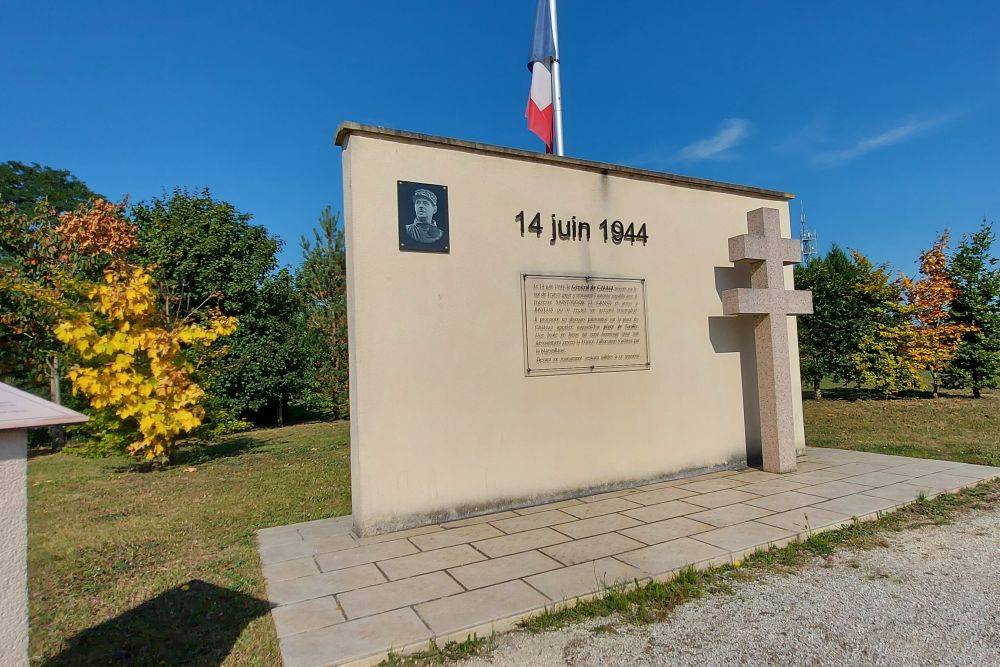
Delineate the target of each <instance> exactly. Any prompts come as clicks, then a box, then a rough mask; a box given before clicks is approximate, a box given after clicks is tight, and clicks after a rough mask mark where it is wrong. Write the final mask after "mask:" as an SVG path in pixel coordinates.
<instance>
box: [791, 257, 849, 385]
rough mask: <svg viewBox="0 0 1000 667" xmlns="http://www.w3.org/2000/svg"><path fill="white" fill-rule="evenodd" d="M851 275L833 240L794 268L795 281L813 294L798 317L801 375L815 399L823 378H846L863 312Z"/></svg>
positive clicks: (844, 258) (799, 286)
mask: <svg viewBox="0 0 1000 667" xmlns="http://www.w3.org/2000/svg"><path fill="white" fill-rule="evenodd" d="M857 278H858V269H857V267H856V266H855V265H854V263H853V262H852V261H851V258H850V257H848V255H847V254H846V253H845V252H844V251H843V250H841V249H840V248H839V247H838V246H836V245H835V246H833V247H832V248H831V249H830V251H829V252H828V253H827V255H826V257H817V258H815V259H813V260H812V261H811V262H809V264H807V265H800V266H797V267H795V286H796V287H797V288H798V289H803V290H810V291H812V293H813V314H812V315H805V316H802V317H800V318H799V356H800V360H801V366H802V377H803V378H804V379H805V380H806V381H807V382H809V383H810V384H811V385H812V389H813V395H814V396H815V397H816V398H817V399H819V398H821V397H822V392H821V391H820V383H821V382H822V380H823V379H824V378H826V377H833V378H835V379H838V380H841V381H843V382H846V381H847V380H848V379H849V378H850V377H851V370H852V363H851V354H852V353H853V352H854V351H855V350H856V349H857V346H858V342H859V340H860V338H861V325H862V323H863V320H864V314H865V313H864V307H863V303H862V302H861V300H860V299H858V298H855V292H856V289H855V288H856V283H857Z"/></svg>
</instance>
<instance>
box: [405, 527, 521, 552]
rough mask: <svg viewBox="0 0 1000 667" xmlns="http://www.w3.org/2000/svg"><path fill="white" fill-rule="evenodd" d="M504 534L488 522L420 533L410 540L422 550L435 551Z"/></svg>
mask: <svg viewBox="0 0 1000 667" xmlns="http://www.w3.org/2000/svg"><path fill="white" fill-rule="evenodd" d="M503 534H504V533H502V532H501V531H499V530H497V529H496V528H494V527H493V526H491V525H490V524H488V523H477V524H474V525H472V526H464V527H460V528H453V529H452V530H442V531H438V532H435V533H428V534H426V535H418V536H416V537H411V538H410V542H412V543H413V544H415V545H416V546H417V548H418V549H420V550H421V551H433V550H434V549H443V548H444V547H453V546H455V545H456V544H467V543H468V542H475V541H477V540H485V539H488V538H490V537H500V536H502V535H503Z"/></svg>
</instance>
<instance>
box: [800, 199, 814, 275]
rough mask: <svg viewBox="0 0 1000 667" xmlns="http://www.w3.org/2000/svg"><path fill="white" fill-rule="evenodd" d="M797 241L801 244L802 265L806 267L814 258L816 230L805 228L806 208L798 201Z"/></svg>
mask: <svg viewBox="0 0 1000 667" xmlns="http://www.w3.org/2000/svg"><path fill="white" fill-rule="evenodd" d="M799 239H800V240H801V242H802V265H803V266H807V265H808V264H809V262H811V261H812V258H813V257H815V256H816V230H814V229H809V228H808V227H807V226H806V206H805V204H804V203H803V202H802V200H799Z"/></svg>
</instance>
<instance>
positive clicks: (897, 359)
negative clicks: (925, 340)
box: [851, 250, 922, 398]
mask: <svg viewBox="0 0 1000 667" xmlns="http://www.w3.org/2000/svg"><path fill="white" fill-rule="evenodd" d="M852 256H853V258H854V264H855V266H857V268H858V280H857V283H856V287H857V296H858V298H859V300H860V302H861V303H862V304H863V305H864V309H865V317H864V320H863V326H862V329H861V331H862V334H861V337H860V339H859V341H858V347H857V350H856V351H855V352H854V353H853V354H852V355H851V361H852V365H853V371H852V372H853V376H854V378H855V380H856V381H857V382H858V383H859V384H862V385H868V386H871V387H873V388H874V389H876V390H877V391H878V392H879V393H880V394H882V396H883V397H885V398H889V397H890V396H892V395H893V394H895V393H896V392H898V391H900V390H902V389H907V388H910V387H919V386H920V385H921V384H922V383H921V379H920V366H919V365H918V363H917V362H916V360H915V359H914V358H913V356H912V354H911V347H912V346H913V343H914V326H913V323H912V322H911V320H910V315H911V310H910V308H909V307H908V306H907V304H906V303H905V301H904V298H903V285H902V282H901V281H899V280H891V279H890V278H889V272H888V267H886V266H885V265H881V266H875V265H873V264H872V262H871V261H870V260H869V259H868V258H867V257H865V256H864V255H862V254H861V253H860V252H858V251H857V250H855V251H852Z"/></svg>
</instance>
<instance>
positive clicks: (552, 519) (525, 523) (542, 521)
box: [490, 503, 583, 533]
mask: <svg viewBox="0 0 1000 667" xmlns="http://www.w3.org/2000/svg"><path fill="white" fill-rule="evenodd" d="M579 505H583V503H579ZM569 507H575V505H571V506H569ZM577 518H579V517H576V516H573V515H571V514H566V513H565V512H563V511H561V510H548V511H546V512H537V513H534V514H525V515H523V516H518V517H517V518H516V519H501V520H500V521H494V522H492V523H491V524H490V525H492V526H495V527H496V528H499V529H500V530H502V531H503V532H505V533H520V532H521V531H524V530H531V529H533V528H544V527H545V526H554V525H556V524H557V523H566V522H567V521H573V520H574V519H577Z"/></svg>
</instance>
